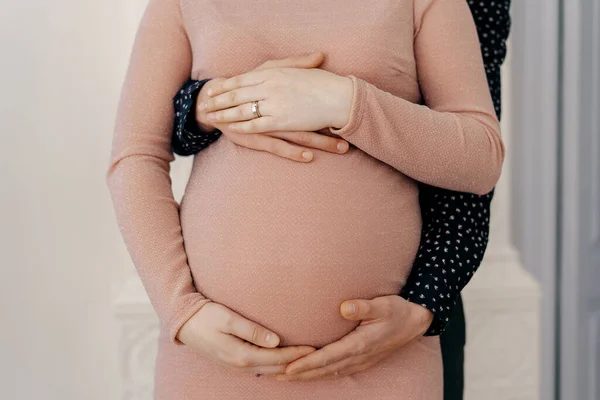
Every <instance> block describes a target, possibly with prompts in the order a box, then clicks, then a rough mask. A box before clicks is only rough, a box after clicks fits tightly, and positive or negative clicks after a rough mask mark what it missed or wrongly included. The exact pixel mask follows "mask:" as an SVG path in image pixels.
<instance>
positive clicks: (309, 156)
mask: <svg viewBox="0 0 600 400" xmlns="http://www.w3.org/2000/svg"><path fill="white" fill-rule="evenodd" d="M302 158H304V159H305V160H312V153H311V152H310V151H305V152H303V153H302Z"/></svg>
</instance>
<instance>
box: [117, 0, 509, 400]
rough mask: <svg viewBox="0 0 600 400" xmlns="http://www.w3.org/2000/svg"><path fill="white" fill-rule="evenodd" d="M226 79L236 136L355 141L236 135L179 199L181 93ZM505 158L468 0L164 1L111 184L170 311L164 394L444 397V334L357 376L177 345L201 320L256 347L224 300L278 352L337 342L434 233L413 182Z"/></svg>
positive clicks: (153, 21) (148, 34)
mask: <svg viewBox="0 0 600 400" xmlns="http://www.w3.org/2000/svg"><path fill="white" fill-rule="evenodd" d="M315 49H317V50H320V51H323V52H324V54H325V62H324V63H323V64H322V65H321V66H320V68H318V69H317V68H313V69H293V68H285V69H267V70H264V71H259V72H256V71H255V72H250V73H246V74H244V72H246V71H248V70H250V69H251V68H253V67H254V66H256V65H258V64H260V62H262V61H264V60H268V59H275V58H284V57H286V56H288V55H289V54H301V53H307V52H310V51H312V50H315ZM217 68H218V70H217ZM223 75H225V76H228V77H234V79H228V80H222V81H221V84H220V86H219V87H217V88H216V89H215V92H214V93H212V94H211V96H212V97H211V99H210V100H209V101H207V103H206V104H205V105H204V106H205V109H206V110H210V111H217V113H216V114H214V115H215V119H214V121H218V122H220V123H230V122H231V123H232V126H231V127H230V128H231V129H233V130H236V131H237V132H240V133H252V132H272V131H319V132H321V133H323V134H327V135H332V136H336V137H341V138H343V139H346V140H347V141H348V142H350V143H351V144H352V145H353V146H351V148H350V149H349V150H348V151H347V152H346V153H345V154H333V153H327V152H319V151H316V150H315V151H314V160H313V161H312V162H311V163H308V164H302V163H296V162H292V161H289V160H284V159H280V158H277V157H273V156H272V155H270V154H268V153H263V152H256V151H253V150H250V149H247V148H243V147H239V146H237V145H235V144H233V143H232V142H231V141H229V140H227V139H226V138H225V139H222V140H220V141H218V142H217V143H215V144H213V145H212V146H211V147H209V148H208V149H206V150H205V151H204V152H203V153H202V154H201V155H199V156H197V157H196V159H195V162H194V168H193V172H192V176H191V177H190V182H189V184H188V187H187V189H186V193H185V197H184V198H185V200H184V202H183V204H182V206H181V210H179V207H178V205H177V203H176V202H175V201H174V199H173V196H172V193H171V188H170V181H169V175H168V171H169V162H170V161H171V160H172V158H173V155H172V153H171V147H170V145H171V142H170V139H171V128H172V125H171V124H172V120H173V116H172V104H171V98H172V96H173V94H174V93H175V92H176V91H177V90H178V88H179V86H180V85H181V84H182V83H183V82H185V81H186V80H187V79H188V78H189V77H190V76H191V77H194V78H196V79H198V78H202V77H208V76H223ZM422 103H425V104H427V107H425V106H423V105H420V104H422ZM502 159H503V146H502V142H501V139H500V135H499V127H498V122H497V119H496V117H495V114H494V110H493V106H492V102H491V99H490V95H489V91H488V90H487V82H486V78H485V74H484V71H483V64H482V60H481V54H480V51H479V42H478V39H477V34H476V31H475V27H474V24H473V20H472V17H471V15H470V12H469V9H468V7H467V5H466V4H465V3H464V1H463V0H400V1H393V2H392V1H375V2H360V1H341V0H340V1H331V2H323V1H320V2H317V1H308V2H292V1H275V0H267V1H261V2H241V1H191V0H181V1H179V0H151V1H150V4H149V6H148V10H147V12H146V14H145V16H144V19H143V21H142V25H141V27H140V31H139V33H138V37H137V39H136V43H135V46H134V51H133V56H132V60H131V65H130V68H129V72H128V75H127V80H126V84H125V88H124V93H123V97H122V101H121V106H120V111H119V117H118V123H117V129H116V134H115V144H114V150H113V162H112V165H111V169H110V172H109V182H110V186H111V191H112V193H113V199H114V202H115V206H116V210H117V215H118V219H119V223H120V226H121V228H122V231H123V235H124V238H125V240H126V243H127V245H128V248H129V250H130V252H131V254H132V256H133V258H134V263H135V264H136V267H137V268H138V270H139V272H140V275H141V278H142V280H143V281H144V284H145V286H146V289H147V291H148V294H149V296H150V298H151V300H152V302H153V304H154V306H155V308H156V310H157V312H158V314H159V317H160V319H161V322H162V335H161V339H160V347H159V359H158V364H157V380H156V383H157V386H156V391H157V397H158V398H160V399H174V400H179V399H283V398H285V399H307V398H308V399H392V398H399V397H398V396H399V395H400V396H402V397H400V398H403V399H407V400H413V399H414V400H417V399H418V400H425V399H428V400H429V399H439V398H441V359H440V353H439V343H438V342H437V338H434V337H428V338H422V339H419V340H415V341H413V342H412V343H411V344H409V345H407V346H405V347H404V348H402V349H401V350H399V351H398V352H397V353H395V354H393V355H392V356H390V357H388V358H387V359H385V360H384V361H382V362H381V363H379V364H377V365H376V366H374V367H372V368H370V369H368V370H366V371H363V372H360V373H357V374H354V375H351V376H349V377H344V378H341V379H338V380H333V381H311V382H281V381H277V380H274V379H271V378H267V379H256V378H255V377H254V376H253V375H252V374H244V373H240V372H239V371H231V370H230V369H228V368H226V367H224V366H222V365H220V364H222V363H223V360H224V359H226V358H227V354H226V348H224V347H220V348H217V347H216V346H212V345H213V344H215V343H216V341H214V340H211V338H210V337H207V336H205V337H203V338H202V340H197V341H194V343H191V345H188V346H182V343H181V341H180V339H183V337H181V335H180V332H181V331H182V329H181V328H182V326H184V325H187V324H186V322H187V321H188V320H190V321H191V320H193V319H196V320H201V321H202V323H203V326H204V327H210V326H213V325H215V326H216V325H219V324H220V326H225V328H224V329H225V330H226V331H227V333H230V334H231V335H229V337H230V338H231V340H236V336H237V337H242V338H243V339H246V340H248V341H249V342H253V339H255V338H254V337H253V333H254V332H249V333H248V332H243V331H244V327H239V326H227V325H228V324H227V321H222V318H218V316H222V315H224V314H223V312H219V311H222V309H223V308H225V307H226V308H227V310H230V312H231V313H238V314H240V315H242V316H244V317H245V318H247V319H248V320H250V321H253V322H255V323H258V324H260V325H262V326H264V327H267V328H268V329H269V330H270V331H272V332H274V334H273V335H272V337H275V334H276V336H277V338H276V339H275V340H276V342H278V344H279V345H280V346H283V347H282V348H280V349H272V351H273V352H277V357H279V361H278V362H283V363H288V362H291V361H293V360H295V359H296V358H299V357H302V356H303V355H305V354H307V353H308V352H310V351H312V349H313V348H314V347H321V346H324V345H326V344H328V343H331V342H334V341H336V340H337V339H339V338H340V337H342V336H344V335H345V334H347V333H348V332H350V331H351V330H352V329H354V328H355V326H356V323H355V322H351V321H348V320H345V319H343V318H341V316H340V314H339V306H340V303H341V302H343V301H344V300H347V299H352V298H374V297H378V296H385V295H393V294H397V293H398V292H399V290H400V289H401V287H402V285H403V284H404V282H405V280H406V278H407V276H408V274H409V272H410V266H411V265H412V263H413V260H414V256H415V253H416V250H417V246H418V243H419V237H420V229H421V221H420V212H419V208H418V193H417V186H416V183H415V181H421V182H424V183H428V184H431V185H435V186H438V187H443V188H448V189H452V190H460V191H466V192H474V193H480V194H484V193H487V192H489V191H490V190H491V189H492V187H493V186H494V185H495V183H496V181H497V179H498V176H499V174H500V169H501V164H502ZM211 205H212V206H213V207H211ZM332 206H333V208H332ZM184 238H185V249H184V246H183V240H184ZM211 317H212V319H211ZM218 319H219V320H218ZM186 338H188V336H186ZM183 340H184V341H185V340H187V339H183ZM190 342H191V341H190ZM186 344H188V343H186ZM275 344H277V343H275ZM211 346H212V347H211ZM248 346H249V348H248V350H247V351H248V352H251V351H253V350H252V346H251V345H250V344H248ZM198 350H200V351H198ZM265 351H266V350H265ZM267 357H275V356H273V355H272V353H268V356H267ZM248 367H251V366H248Z"/></svg>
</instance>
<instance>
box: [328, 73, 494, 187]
mask: <svg viewBox="0 0 600 400" xmlns="http://www.w3.org/2000/svg"><path fill="white" fill-rule="evenodd" d="M352 80H353V83H354V96H353V97H354V99H353V105H352V111H351V113H350V120H349V123H348V124H347V125H346V126H345V127H343V128H342V129H340V130H336V129H332V131H333V132H334V133H336V134H338V135H340V136H341V137H342V138H343V139H345V140H347V141H349V142H350V143H352V144H353V145H355V146H356V147H358V148H360V149H361V150H363V151H365V152H366V153H368V154H370V155H371V156H373V157H375V158H377V159H379V160H381V161H383V162H384V163H386V164H388V165H390V166H392V167H394V168H395V169H397V170H399V171H401V172H402V173H404V174H405V175H407V176H409V177H411V178H413V179H415V180H417V181H420V182H424V183H427V184H430V185H433V186H437V187H441V188H445V189H451V190H457V191H464V192H473V193H479V194H483V193H487V192H489V191H490V190H491V189H492V188H493V187H494V185H495V184H496V182H497V180H498V178H499V175H500V172H501V168H502V161H503V157H504V147H503V144H502V140H501V138H500V134H499V125H498V123H497V121H496V120H495V118H490V117H489V114H488V113H482V114H481V115H477V114H475V113H473V112H471V113H469V114H461V113H455V112H439V111H436V110H432V109H430V108H428V107H427V106H423V105H418V104H414V103H411V102H409V101H407V100H404V99H402V98H399V97H396V96H394V95H392V94H390V93H387V92H385V91H383V90H380V89H378V88H377V87H375V86H373V85H371V84H369V83H367V82H365V81H363V80H361V79H358V78H356V77H352Z"/></svg>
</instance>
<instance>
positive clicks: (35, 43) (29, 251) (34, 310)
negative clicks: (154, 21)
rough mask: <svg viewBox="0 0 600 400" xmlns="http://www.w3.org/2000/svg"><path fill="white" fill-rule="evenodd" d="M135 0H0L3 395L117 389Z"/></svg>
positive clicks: (62, 395) (54, 395)
mask: <svg viewBox="0 0 600 400" xmlns="http://www.w3.org/2000/svg"><path fill="white" fill-rule="evenodd" d="M128 4H129V2H123V1H118V0H102V1H98V0H95V1H92V0H53V1H48V0H30V1H10V0H0V10H1V11H0V49H2V54H1V56H0V89H1V90H0V132H1V140H0V167H1V168H0V182H1V186H0V188H1V189H0V190H1V192H0V193H1V196H0V202H1V203H0V227H1V228H0V257H1V258H0V260H1V264H0V267H1V272H2V274H1V278H0V312H1V314H0V316H1V319H0V327H1V329H0V398H2V399H11V400H21V399H44V400H81V399H86V400H96V399H97V400H107V399H116V398H117V397H118V393H119V391H120V387H119V373H118V371H117V368H118V367H117V366H118V365H119V364H118V360H117V354H118V352H117V349H116V343H117V340H116V337H117V336H118V332H117V324H116V322H115V321H114V318H113V314H112V310H111V308H110V304H111V298H112V297H113V295H114V293H116V292H117V290H118V288H116V287H115V284H114V283H115V282H116V283H117V286H118V282H120V281H121V279H122V277H123V274H124V272H123V269H124V265H128V261H127V255H126V253H125V251H124V249H123V246H122V244H121V239H120V237H119V234H118V231H117V228H116V226H115V223H114V218H113V213H112V206H111V204H110V200H109V197H108V192H107V190H106V187H105V183H104V173H105V170H106V167H107V162H108V155H109V151H110V141H111V134H112V126H113V121H114V113H115V109H116V101H117V99H118V93H119V90H120V84H121V81H122V75H123V73H124V69H125V65H126V62H127V57H128V53H129V49H130V45H131V36H132V32H131V29H132V27H131V18H130V15H129V14H130V12H131V11H130V10H129V9H124V7H131V6H130V5H128ZM111 282H113V285H111Z"/></svg>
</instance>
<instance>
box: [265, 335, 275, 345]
mask: <svg viewBox="0 0 600 400" xmlns="http://www.w3.org/2000/svg"><path fill="white" fill-rule="evenodd" d="M272 340H273V335H271V334H270V333H267V336H265V341H266V342H267V343H271V341H272Z"/></svg>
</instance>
